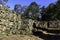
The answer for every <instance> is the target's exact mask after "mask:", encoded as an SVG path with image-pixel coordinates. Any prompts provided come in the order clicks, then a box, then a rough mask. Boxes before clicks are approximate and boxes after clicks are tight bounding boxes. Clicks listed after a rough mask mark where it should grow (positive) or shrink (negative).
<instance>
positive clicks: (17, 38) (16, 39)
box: [0, 35, 43, 40]
mask: <svg viewBox="0 0 60 40" xmlns="http://www.w3.org/2000/svg"><path fill="white" fill-rule="evenodd" d="M0 40H43V39H41V38H38V37H35V36H32V35H30V36H27V35H10V36H6V35H1V36H0Z"/></svg>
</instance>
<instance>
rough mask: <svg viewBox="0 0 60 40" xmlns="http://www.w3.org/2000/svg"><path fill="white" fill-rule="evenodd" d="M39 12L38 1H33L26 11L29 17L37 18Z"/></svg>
mask: <svg viewBox="0 0 60 40" xmlns="http://www.w3.org/2000/svg"><path fill="white" fill-rule="evenodd" d="M38 12H39V6H38V4H37V3H36V2H32V3H31V4H30V5H29V6H28V8H27V10H26V11H25V16H26V17H27V18H32V19H37V18H38V17H39V15H38Z"/></svg>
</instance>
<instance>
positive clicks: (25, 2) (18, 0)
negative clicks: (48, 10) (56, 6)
mask: <svg viewBox="0 0 60 40" xmlns="http://www.w3.org/2000/svg"><path fill="white" fill-rule="evenodd" d="M56 1H57V0H8V2H7V5H8V6H9V7H10V9H14V5H15V4H21V6H29V5H30V4H31V2H36V3H37V4H38V5H40V6H46V7H47V6H48V5H49V4H50V3H54V2H56Z"/></svg>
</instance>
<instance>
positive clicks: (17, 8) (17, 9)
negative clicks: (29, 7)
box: [14, 4, 21, 13]
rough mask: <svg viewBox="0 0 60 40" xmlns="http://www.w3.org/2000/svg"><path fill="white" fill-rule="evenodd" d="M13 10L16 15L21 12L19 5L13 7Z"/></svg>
mask: <svg viewBox="0 0 60 40" xmlns="http://www.w3.org/2000/svg"><path fill="white" fill-rule="evenodd" d="M14 10H15V11H16V12H17V13H20V12H21V5H20V4H16V5H15V6H14Z"/></svg>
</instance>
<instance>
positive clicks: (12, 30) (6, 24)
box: [0, 4, 60, 35]
mask: <svg viewBox="0 0 60 40" xmlns="http://www.w3.org/2000/svg"><path fill="white" fill-rule="evenodd" d="M33 23H36V26H37V27H41V28H48V26H47V23H48V22H46V21H37V20H32V19H25V18H22V17H21V15H20V14H18V13H16V12H15V11H11V10H10V9H9V8H8V7H6V6H3V5H1V4H0V34H23V35H30V34H33V33H32V30H33ZM49 27H58V28H59V27H60V22H59V21H57V22H56V21H53V22H52V21H49Z"/></svg>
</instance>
